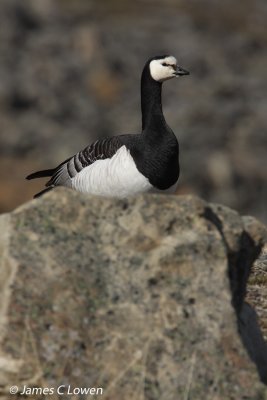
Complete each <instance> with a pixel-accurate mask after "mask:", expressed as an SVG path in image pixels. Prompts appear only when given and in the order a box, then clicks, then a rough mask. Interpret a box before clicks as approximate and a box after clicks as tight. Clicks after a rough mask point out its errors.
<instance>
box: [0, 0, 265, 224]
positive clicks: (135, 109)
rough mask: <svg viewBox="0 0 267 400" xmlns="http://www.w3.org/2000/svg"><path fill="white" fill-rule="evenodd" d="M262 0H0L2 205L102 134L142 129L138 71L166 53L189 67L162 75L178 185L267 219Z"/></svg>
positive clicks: (27, 194)
mask: <svg viewBox="0 0 267 400" xmlns="http://www.w3.org/2000/svg"><path fill="white" fill-rule="evenodd" d="M266 19H267V3H266V1H265V0H243V1H242V2H238V1H234V0H232V1H230V0H225V1H224V2H221V1H217V0H202V1H199V0H179V1H174V0H165V1H164V2H163V1H156V0H154V1H152V0H146V1H138V0H137V1H135V2H133V1H131V2H130V1H128V0H123V1H122V0H110V1H105V2H100V1H98V2H97V1H92V0H91V1H90V0H83V1H82V0H45V1H44V0H24V1H21V0H1V2H0V152H1V157H0V212H5V211H8V210H10V209H13V208H14V207H15V206H17V205H18V204H20V203H22V202H24V201H26V200H28V199H30V198H31V197H32V195H33V194H34V193H35V192H36V191H37V190H38V189H40V188H41V187H42V184H43V182H40V181H39V182H31V183H29V182H26V181H24V177H25V175H27V174H28V173H30V172H32V171H33V170H36V169H42V168H50V167H53V166H55V165H57V164H58V163H59V162H61V161H63V160H64V159H65V158H67V157H69V156H70V155H72V154H74V153H75V152H76V151H78V150H80V149H81V148H83V147H85V146H86V145H87V144H88V143H89V142H90V141H92V140H94V139H96V138H98V137H103V136H109V135H114V134H119V133H131V132H132V133H136V132H139V131H140V99H139V79H140V73H141V69H142V67H143V64H144V62H145V61H146V60H147V58H148V57H150V56H153V55H155V54H161V53H163V54H166V53H170V54H173V55H175V56H177V58H178V60H180V63H181V65H182V66H183V67H184V68H186V69H189V70H190V72H191V75H190V77H186V78H184V79H180V80H179V81H177V82H172V83H169V82H167V83H166V84H165V87H164V101H163V103H164V110H165V115H166V118H167V120H168V122H169V124H170V126H171V127H172V128H173V130H174V131H175V132H176V133H177V137H178V138H179V141H180V147H181V170H182V175H181V179H180V185H179V191H178V193H195V194H198V195H200V196H202V197H204V198H205V199H206V200H209V201H213V202H219V203H224V204H226V205H228V206H231V207H234V208H236V209H237V210H238V211H239V212H241V213H243V214H244V213H245V214H252V215H254V216H257V217H259V218H260V219H261V220H262V221H264V222H267V206H266V194H267V189H266V188H267V185H266V183H267V168H266V147H267V113H266V110H267V52H266V42H267V24H266Z"/></svg>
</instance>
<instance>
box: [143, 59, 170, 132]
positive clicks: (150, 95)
mask: <svg viewBox="0 0 267 400" xmlns="http://www.w3.org/2000/svg"><path fill="white" fill-rule="evenodd" d="M161 89H162V83H161V82H157V81H155V80H154V79H153V78H152V77H151V75H150V71H149V66H148V65H147V66H146V67H145V68H144V70H143V73H142V78H141V109H142V130H143V131H146V130H148V128H150V129H151V130H153V128H156V127H158V128H159V126H162V125H165V119H164V115H163V113H162V104H161Z"/></svg>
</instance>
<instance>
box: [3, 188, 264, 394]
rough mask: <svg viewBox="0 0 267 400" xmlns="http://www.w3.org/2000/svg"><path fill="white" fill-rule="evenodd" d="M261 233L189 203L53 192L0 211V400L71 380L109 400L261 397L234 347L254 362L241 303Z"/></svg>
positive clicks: (249, 366)
mask: <svg viewBox="0 0 267 400" xmlns="http://www.w3.org/2000/svg"><path fill="white" fill-rule="evenodd" d="M265 234H266V232H265V231H264V228H263V227H262V226H260V224H258V223H257V222H255V221H254V223H253V226H251V224H249V221H247V220H246V221H244V220H243V219H242V218H241V217H240V216H239V215H238V214H237V213H235V212H234V211H232V210H230V209H228V208H225V207H222V206H217V205H211V204H208V203H205V202H204V201H202V200H200V199H198V198H194V197H189V196H185V197H175V196H169V197H168V196H161V195H145V196H140V197H137V198H133V199H130V200H125V201H120V200H110V199H104V198H97V197H90V196H85V195H81V194H78V193H75V192H73V191H71V190H63V189H62V190H61V189H59V190H56V191H54V192H52V193H50V194H48V195H46V196H44V197H43V198H41V199H39V200H37V201H32V202H30V203H28V204H26V205H25V206H23V207H21V208H19V209H17V210H16V211H14V212H13V213H11V214H9V215H3V216H1V218H0V256H1V270H0V274H1V275H0V276H1V281H0V286H1V291H0V312H1V314H0V323H1V330H0V334H1V337H0V339H1V353H0V385H1V391H2V396H3V398H8V397H9V396H10V395H9V394H8V393H9V387H10V386H11V385H17V386H18V387H19V390H23V387H24V386H25V385H26V386H27V387H43V388H44V387H47V388H57V387H58V386H59V385H65V386H66V387H67V386H68V385H70V386H71V388H75V387H76V388H77V387H78V388H81V387H82V388H89V387H91V388H92V387H96V388H97V387H98V388H100V387H101V388H103V395H102V396H101V398H104V399H110V400H115V399H116V400H117V399H120V400H124V399H125V400H126V399H127V400H130V399H131V400H137V399H138V400H139V399H145V400H156V399H164V400H178V399H186V400H188V399H191V400H202V399H203V400H204V399H205V400H206V399H212V400H225V399H233V400H238V399H253V400H256V399H265V398H266V387H265V386H264V385H263V384H262V383H260V381H259V378H258V374H257V370H256V367H255V365H254V363H253V362H252V361H250V359H249V356H248V355H247V351H246V350H245V348H244V346H243V344H242V341H243V343H244V344H245V345H246V346H247V347H248V350H249V352H250V353H251V355H252V358H253V351H254V350H253V348H254V347H255V346H256V345H257V343H258V341H257V340H258V339H257V338H256V339H255V338H254V339H255V340H254V339H253V340H254V342H253V343H252V346H250V345H251V341H250V340H247V338H248V336H249V338H250V334H248V332H249V331H248V330H247V328H246V327H247V325H249V326H250V330H251V329H252V328H251V326H252V325H253V326H256V324H257V322H256V319H255V318H254V314H253V310H252V309H250V308H246V307H249V306H247V305H246V304H245V303H244V295H245V286H246V280H247V278H248V274H249V268H250V266H251V265H252V264H253V262H254V260H255V259H256V258H257V257H258V255H259V252H260V250H261V246H262V243H263V242H264V240H265V237H264V235H265ZM229 276H230V284H229V278H228V277H229ZM232 304H233V305H234V307H233V306H232ZM250 311H251V312H252V314H253V324H251V319H250ZM237 321H238V323H237ZM238 330H239V331H240V333H241V336H242V340H241V339H240V336H239V335H238ZM257 332H258V331H257ZM258 333H259V334H260V331H259V332H258ZM256 336H257V335H256ZM251 340H252V339H251ZM248 342H249V343H248ZM253 346H254V347H253ZM255 358H257V357H255ZM255 361H256V362H257V360H256V359H255ZM261 362H264V360H261ZM258 370H259V372H260V374H261V378H262V380H264V376H263V375H264V372H263V371H264V365H262V364H261V365H258ZM53 396H54V397H53ZM34 397H35V398H36V397H38V396H34ZM39 397H42V396H39ZM48 397H49V396H48ZM12 398H13V399H14V398H15V396H14V395H13V396H12ZM18 398H21V396H20V395H18ZM46 398H47V397H46ZM51 398H70V396H67V394H66V393H65V395H64V396H56V395H55V394H54V395H51ZM87 398H90V396H88V397H87Z"/></svg>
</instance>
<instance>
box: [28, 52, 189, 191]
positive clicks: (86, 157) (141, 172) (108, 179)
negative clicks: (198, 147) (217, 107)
mask: <svg viewBox="0 0 267 400" xmlns="http://www.w3.org/2000/svg"><path fill="white" fill-rule="evenodd" d="M188 74H189V72H188V71H186V70H184V69H183V68H181V67H180V66H179V64H178V63H177V60H176V58H175V57H173V56H157V57H153V58H152V59H150V60H148V61H147V63H146V64H145V66H144V69H143V73H142V77H141V110H142V132H141V133H138V134H127V135H119V136H113V137H110V138H107V139H101V140H97V141H96V142H94V143H92V144H91V145H89V146H87V147H86V148H85V149H84V150H81V151H80V152H78V153H77V154H75V155H74V156H72V157H70V158H68V159H67V160H65V161H64V162H62V163H61V164H59V165H58V166H57V167H56V168H53V169H47V170H43V171H38V172H34V173H32V174H30V175H28V176H27V179H35V178H43V177H49V178H50V179H49V181H48V182H47V183H46V188H45V189H44V190H42V191H41V192H39V193H37V194H36V195H35V196H34V197H39V196H40V195H42V194H44V193H45V192H48V191H49V190H52V189H54V188H55V187H57V186H67V187H70V188H72V189H75V190H77V191H79V192H83V193H90V194H94V195H100V196H108V197H118V198H125V197H129V196H132V195H136V194H138V193H143V192H149V191H157V192H170V193H172V192H174V191H175V189H176V185H177V182H178V178H179V145H178V141H177V139H176V136H175V135H174V133H173V131H172V130H171V128H170V127H169V126H168V125H167V123H166V121H165V118H164V115H163V112H162V102H161V90H162V83H163V82H164V81H166V80H169V79H172V78H177V77H180V76H183V75H188Z"/></svg>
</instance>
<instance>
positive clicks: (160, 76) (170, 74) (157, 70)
mask: <svg viewBox="0 0 267 400" xmlns="http://www.w3.org/2000/svg"><path fill="white" fill-rule="evenodd" d="M176 66H177V60H176V58H175V57H173V56H169V57H165V58H161V59H159V60H152V61H151V62H150V64H149V68H150V74H151V76H152V78H153V79H154V80H155V81H158V82H163V81H166V80H167V79H171V78H174V77H175V74H174V72H175V69H176Z"/></svg>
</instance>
